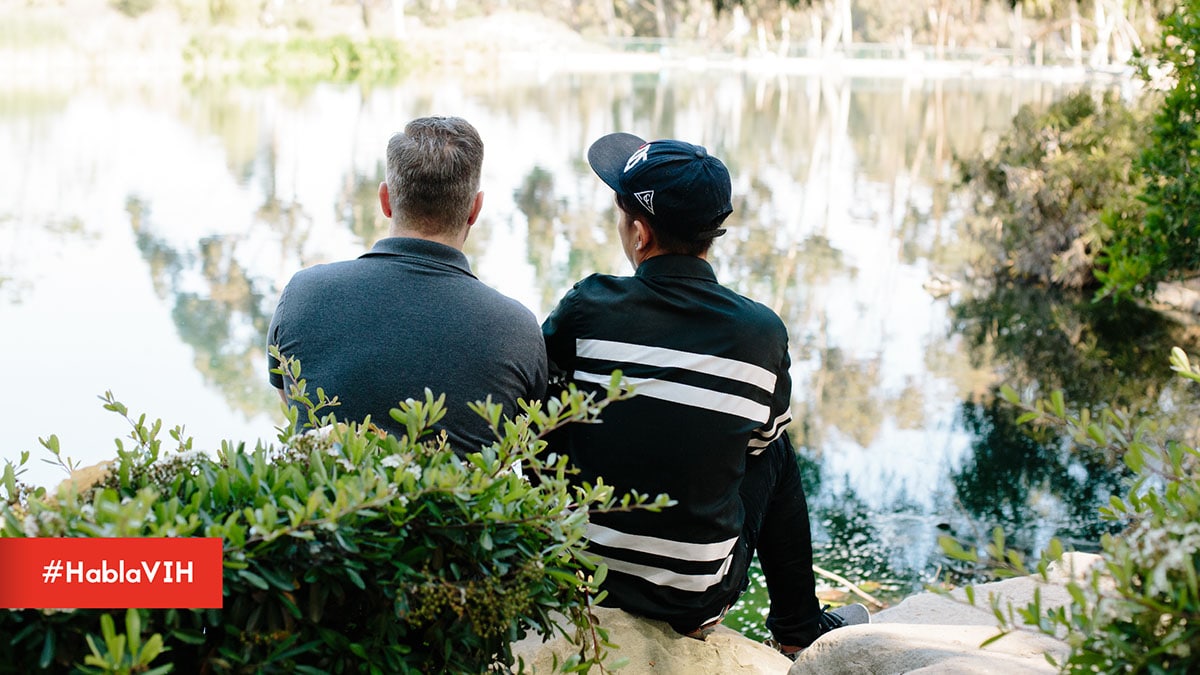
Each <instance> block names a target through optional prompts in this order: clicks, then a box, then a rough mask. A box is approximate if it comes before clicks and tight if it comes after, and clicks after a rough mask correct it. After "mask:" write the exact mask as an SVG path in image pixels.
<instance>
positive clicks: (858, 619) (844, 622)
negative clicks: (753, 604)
mask: <svg viewBox="0 0 1200 675" xmlns="http://www.w3.org/2000/svg"><path fill="white" fill-rule="evenodd" d="M864 623H871V612H870V611H869V610H868V609H867V606H866V605H864V604H862V603H857V602H856V603H854V604H852V605H843V606H841V607H838V608H836V609H832V610H831V609H829V605H825V606H824V607H822V608H821V616H820V617H818V618H817V634H816V637H814V638H813V640H812V642H816V640H817V638H819V637H821V636H822V635H824V634H826V633H828V632H829V631H831V630H836V629H838V628H844V627H846V626H857V625H859V624H864ZM812 642H810V643H809V645H811V644H812ZM764 644H766V645H767V646H768V647H771V648H773V649H775V650H776V651H778V652H779V653H780V654H783V655H784V656H786V657H788V658H789V659H791V660H793V661H795V660H796V657H798V656H800V653H801V652H803V651H804V650H805V649H806V648H807V647H808V646H809V645H805V646H804V647H798V646H795V645H782V644H780V643H779V641H777V640H775V639H773V638H768V639H767V640H766V641H765V642H764Z"/></svg>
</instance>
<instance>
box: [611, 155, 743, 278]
mask: <svg viewBox="0 0 1200 675" xmlns="http://www.w3.org/2000/svg"><path fill="white" fill-rule="evenodd" d="M588 164H590V165H591V167H592V170H593V171H595V172H596V175H597V176H599V177H600V179H601V180H603V181H604V182H605V183H606V184H607V185H608V186H609V187H611V188H612V189H613V191H615V192H616V195H617V204H618V206H620V208H621V210H623V211H625V212H626V213H628V214H630V215H633V216H638V217H641V218H642V219H643V220H644V221H645V222H646V223H647V224H649V225H650V227H651V228H652V229H653V230H654V231H655V233H657V234H658V236H659V239H660V240H661V243H662V245H663V248H665V249H666V250H668V251H669V252H672V253H687V254H691V255H698V254H700V253H701V252H703V251H706V250H707V249H708V248H709V246H711V245H712V241H713V239H715V238H716V237H719V236H721V235H722V234H725V229H724V228H722V227H721V225H722V223H723V222H724V221H725V219H726V218H727V217H728V216H729V214H730V213H732V212H733V204H732V201H731V196H732V189H731V188H732V186H731V184H730V179H729V171H728V169H726V168H725V164H724V163H723V162H721V160H719V159H717V158H716V157H714V156H712V155H710V154H709V153H708V150H707V149H705V148H704V147H702V146H699V145H693V144H691V143H686V142H684V141H678V140H673V139H664V140H658V141H650V142H647V141H644V140H642V139H641V138H638V137H637V136H634V135H633V134H626V133H615V134H608V135H607V136H604V137H602V138H600V139H599V140H597V141H596V142H595V143H593V144H592V146H591V147H590V148H588Z"/></svg>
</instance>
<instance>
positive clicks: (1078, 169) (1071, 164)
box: [961, 92, 1141, 288]
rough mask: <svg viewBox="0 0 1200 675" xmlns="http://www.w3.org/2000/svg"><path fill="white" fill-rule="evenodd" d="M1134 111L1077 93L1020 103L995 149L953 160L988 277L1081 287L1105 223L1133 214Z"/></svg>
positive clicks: (1106, 234)
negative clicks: (1041, 105)
mask: <svg viewBox="0 0 1200 675" xmlns="http://www.w3.org/2000/svg"><path fill="white" fill-rule="evenodd" d="M1140 137H1141V134H1140V117H1139V114H1138V113H1137V112H1136V111H1135V110H1133V109H1131V108H1129V107H1127V106H1125V105H1124V104H1123V103H1122V102H1121V101H1120V100H1119V99H1117V98H1116V97H1115V96H1112V95H1108V96H1105V97H1104V98H1103V99H1101V100H1099V101H1097V100H1096V99H1095V98H1094V97H1093V96H1092V95H1091V94H1089V93H1087V92H1077V93H1075V94H1072V95H1070V96H1068V97H1066V98H1064V99H1062V100H1059V101H1056V102H1055V103H1053V104H1051V105H1050V106H1049V107H1048V108H1047V109H1046V110H1044V111H1039V110H1037V109H1036V108H1034V107H1032V106H1031V105H1025V106H1022V107H1021V109H1020V111H1019V112H1018V113H1017V115H1016V117H1015V118H1014V119H1013V128H1012V129H1011V130H1010V131H1009V132H1008V133H1007V134H1005V135H1004V137H1003V138H1002V139H1001V140H1000V142H999V144H998V145H997V147H996V149H995V150H994V151H993V152H991V153H987V154H984V155H981V156H979V157H976V158H973V159H969V160H965V161H963V162H962V163H961V169H962V172H963V177H962V181H963V183H964V184H966V185H967V186H969V187H970V188H971V189H972V191H973V192H974V194H975V195H976V199H977V216H978V219H979V220H980V221H981V222H982V225H981V226H979V227H977V230H978V232H977V235H978V238H979V240H980V241H981V243H982V244H983V246H984V249H985V251H986V253H987V256H986V262H987V263H988V264H989V265H990V267H991V268H992V270H991V271H992V272H993V274H995V275H996V276H998V277H1001V278H1005V279H1008V278H1013V279H1020V280H1024V281H1033V282H1037V283H1042V284H1052V285H1057V286H1063V287H1066V288H1085V287H1088V286H1092V285H1094V284H1095V282H1096V279H1095V276H1094V272H1093V267H1094V265H1095V261H1096V257H1097V255H1098V254H1099V253H1100V252H1101V251H1102V250H1103V248H1104V246H1105V244H1106V243H1107V242H1108V240H1109V239H1110V238H1111V235H1112V232H1111V229H1110V224H1111V222H1112V219H1113V218H1117V217H1119V218H1121V219H1124V220H1136V219H1138V218H1140V213H1141V202H1139V201H1137V199H1136V197H1137V194H1138V191H1139V189H1140V184H1139V182H1138V179H1137V178H1136V176H1135V175H1134V173H1133V171H1132V165H1133V160H1134V159H1135V157H1136V155H1137V148H1138V145H1139V143H1140V142H1141V141H1140Z"/></svg>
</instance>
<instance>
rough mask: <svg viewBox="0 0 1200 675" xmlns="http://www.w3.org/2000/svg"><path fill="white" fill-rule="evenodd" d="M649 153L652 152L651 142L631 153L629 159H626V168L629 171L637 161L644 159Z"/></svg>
mask: <svg viewBox="0 0 1200 675" xmlns="http://www.w3.org/2000/svg"><path fill="white" fill-rule="evenodd" d="M649 154H650V144H649V143H647V144H645V145H643V146H642V147H640V148H638V149H637V150H636V151H635V152H634V153H633V154H632V155H630V156H629V159H627V160H625V170H626V171H629V170H630V169H632V168H633V167H635V166H637V163H638V162H641V161H644V160H645V159H646V158H647V156H648V155H649Z"/></svg>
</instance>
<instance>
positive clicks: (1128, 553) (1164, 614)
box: [942, 349, 1200, 675]
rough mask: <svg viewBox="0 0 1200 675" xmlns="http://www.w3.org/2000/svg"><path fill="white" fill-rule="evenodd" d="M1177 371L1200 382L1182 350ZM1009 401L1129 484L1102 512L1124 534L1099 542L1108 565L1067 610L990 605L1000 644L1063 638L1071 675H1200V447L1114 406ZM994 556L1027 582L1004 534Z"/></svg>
mask: <svg viewBox="0 0 1200 675" xmlns="http://www.w3.org/2000/svg"><path fill="white" fill-rule="evenodd" d="M1171 367H1172V369H1173V370H1175V371H1176V372H1177V373H1179V375H1180V376H1182V377H1185V378H1188V379H1190V380H1193V381H1200V367H1197V366H1196V365H1195V364H1193V363H1191V362H1190V360H1189V359H1188V357H1187V355H1186V354H1185V353H1184V352H1183V351H1182V350H1180V349H1175V350H1173V351H1172V354H1171ZM1005 397H1006V398H1007V399H1008V400H1009V401H1011V402H1013V403H1014V404H1016V405H1019V406H1021V407H1022V408H1024V409H1025V410H1026V412H1025V413H1024V414H1023V415H1022V416H1021V418H1019V419H1020V420H1021V421H1022V422H1030V423H1037V424H1046V425H1050V426H1052V427H1055V428H1059V429H1064V430H1066V431H1068V432H1069V433H1070V435H1071V437H1072V438H1073V440H1074V442H1075V444H1076V445H1078V446H1082V447H1089V448H1092V449H1094V450H1098V451H1101V452H1104V453H1108V454H1110V455H1112V456H1114V457H1118V458H1120V459H1121V460H1122V461H1123V462H1124V463H1125V465H1126V466H1127V467H1128V468H1129V469H1130V471H1131V476H1132V477H1131V478H1130V479H1129V482H1128V485H1127V490H1126V492H1125V494H1124V495H1123V496H1117V495H1114V496H1113V497H1112V498H1111V500H1110V504H1109V505H1108V506H1107V507H1105V508H1103V509H1101V515H1102V516H1103V517H1105V518H1107V519H1110V520H1113V521H1117V522H1120V523H1123V524H1125V527H1124V529H1123V531H1122V532H1121V533H1120V534H1118V535H1104V536H1103V537H1102V538H1101V554H1100V555H1101V560H1102V564H1099V565H1096V566H1095V567H1093V569H1092V571H1091V572H1089V573H1088V575H1087V576H1086V577H1085V578H1084V579H1083V580H1081V581H1073V582H1068V584H1067V590H1068V591H1069V593H1070V597H1071V601H1070V603H1068V604H1067V605H1065V606H1062V607H1043V606H1042V604H1041V602H1040V596H1036V595H1035V599H1034V601H1033V602H1031V603H1030V604H1028V605H1027V606H1025V607H1022V608H1016V609H1014V608H1012V607H1001V606H999V601H998V600H996V599H995V598H992V599H991V602H992V609H993V611H994V613H995V615H996V616H997V617H998V618H999V619H1000V622H1001V632H1000V634H999V635H998V636H997V637H1000V636H1002V635H1004V634H1005V633H1007V632H1010V631H1012V630H1016V629H1019V628H1022V626H1024V627H1031V628H1032V629H1033V630H1037V631H1041V632H1043V633H1046V634H1048V635H1056V636H1059V637H1063V636H1065V639H1066V642H1067V644H1068V645H1069V646H1070V648H1071V651H1070V655H1069V657H1068V658H1067V660H1066V661H1065V662H1063V663H1061V664H1058V665H1059V666H1060V667H1061V668H1062V670H1063V671H1064V672H1069V673H1096V672H1100V673H1179V674H1180V675H1183V674H1186V673H1195V672H1200V582H1198V577H1200V451H1197V449H1196V447H1195V443H1194V441H1193V440H1191V439H1180V438H1167V437H1165V436H1164V434H1163V433H1162V430H1161V428H1160V427H1159V425H1158V424H1157V422H1156V420H1155V419H1153V418H1150V417H1145V418H1142V419H1138V418H1137V417H1135V416H1133V415H1129V414H1127V413H1124V412H1121V411H1119V410H1116V409H1113V408H1107V409H1104V410H1102V411H1101V412H1100V413H1099V414H1094V413H1092V412H1090V411H1088V410H1087V409H1084V410H1082V411H1081V412H1078V413H1075V412H1070V411H1068V409H1067V406H1066V403H1065V401H1064V400H1063V397H1062V396H1061V394H1056V395H1054V396H1051V397H1050V399H1048V400H1043V401H1037V402H1035V403H1032V404H1029V403H1022V402H1021V401H1020V400H1019V398H1018V396H1017V394H1016V392H1014V391H1012V390H1011V389H1008V390H1006V392H1005ZM942 545H943V549H944V550H945V551H946V553H947V554H948V555H951V556H952V557H955V558H958V559H962V560H971V561H975V560H976V559H977V557H978V556H977V555H976V552H975V551H973V550H967V549H964V548H963V547H962V546H961V545H959V544H958V543H957V542H955V541H953V540H950V539H944V540H943V542H942ZM987 550H988V554H989V556H990V558H991V559H992V563H993V564H994V565H997V566H998V567H1000V568H1001V569H1002V570H1003V571H1005V572H1007V573H1008V574H1028V571H1027V570H1026V569H1025V565H1024V563H1023V561H1022V560H1021V557H1020V555H1019V554H1017V553H1016V552H1015V551H1012V550H1006V549H1005V548H1004V536H1003V534H1002V533H999V532H997V535H996V538H995V541H994V542H993V543H992V544H991V545H990V546H988V547H987ZM1062 551H1063V548H1062V545H1061V544H1060V543H1059V542H1058V541H1057V540H1055V541H1052V542H1051V544H1050V545H1049V546H1048V547H1047V550H1046V551H1045V552H1044V553H1043V555H1042V558H1041V561H1040V563H1039V564H1038V571H1039V572H1040V574H1041V577H1042V578H1043V579H1045V580H1048V565H1049V563H1050V562H1052V561H1054V560H1056V559H1058V558H1059V557H1061V554H1062ZM968 597H969V598H972V599H974V596H973V594H972V593H968Z"/></svg>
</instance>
